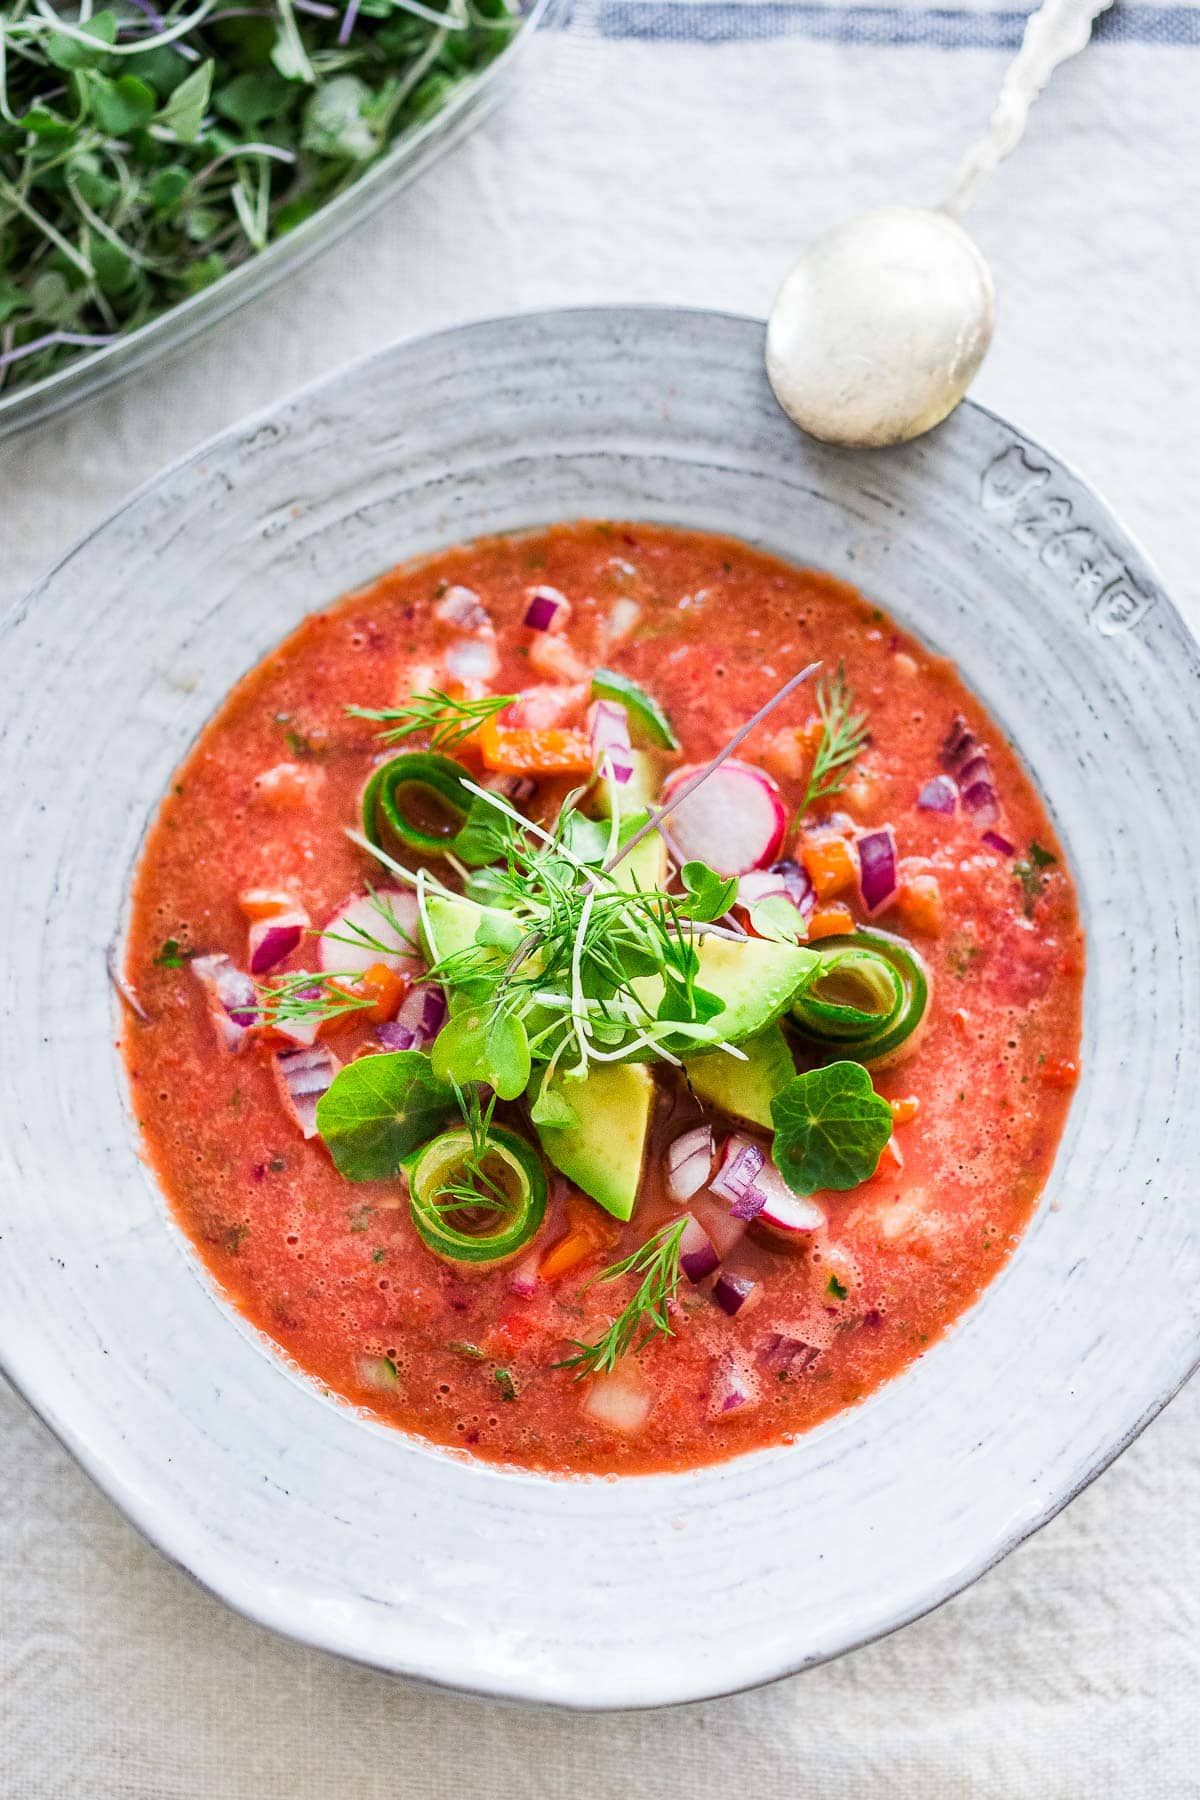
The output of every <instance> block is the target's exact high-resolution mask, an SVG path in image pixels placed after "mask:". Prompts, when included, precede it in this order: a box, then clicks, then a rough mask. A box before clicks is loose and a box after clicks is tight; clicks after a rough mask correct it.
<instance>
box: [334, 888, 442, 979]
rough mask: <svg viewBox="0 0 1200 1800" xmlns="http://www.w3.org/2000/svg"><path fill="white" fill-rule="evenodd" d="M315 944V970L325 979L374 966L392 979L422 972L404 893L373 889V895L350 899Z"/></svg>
mask: <svg viewBox="0 0 1200 1800" xmlns="http://www.w3.org/2000/svg"><path fill="white" fill-rule="evenodd" d="M330 933H333V934H334V935H332V936H331V935H330ZM368 939H370V940H371V941H370V942H368ZM320 942H321V950H320V957H321V968H322V969H323V970H324V971H325V973H326V974H339V973H340V974H343V975H361V974H362V973H363V972H364V970H366V969H370V968H373V967H374V966H375V964H376V963H383V964H384V965H385V966H386V967H387V968H389V969H394V970H395V971H396V973H397V974H398V975H409V976H417V975H420V974H421V973H422V972H423V971H424V967H425V964H424V962H423V960H422V957H421V951H420V943H421V938H420V910H419V908H418V906H417V897H416V895H415V894H413V893H411V892H410V891H409V890H408V889H407V888H376V890H375V892H374V894H355V895H354V896H353V898H352V899H350V900H347V901H346V902H345V904H344V905H343V906H340V907H339V908H338V910H337V911H336V912H335V913H334V915H333V917H332V918H331V919H330V920H329V922H328V923H327V925H326V926H325V930H324V933H323V934H322V937H321V940H320ZM377 946H381V948H380V947H377Z"/></svg>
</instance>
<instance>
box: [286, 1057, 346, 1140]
mask: <svg viewBox="0 0 1200 1800" xmlns="http://www.w3.org/2000/svg"><path fill="white" fill-rule="evenodd" d="M341 1066H342V1065H341V1063H340V1062H339V1061H338V1059H337V1057H336V1056H334V1054H333V1052H332V1051H331V1050H328V1049H326V1047H325V1045H324V1044H313V1045H311V1046H309V1047H308V1048H305V1049H302V1050H277V1051H276V1053H275V1074H276V1078H277V1079H278V1081H279V1086H280V1091H281V1093H282V1094H283V1098H284V1103H285V1104H286V1106H287V1108H288V1111H289V1112H290V1113H291V1115H292V1117H293V1118H294V1119H295V1121H296V1123H297V1125H298V1126H299V1127H300V1130H301V1131H302V1132H303V1134H304V1136H305V1137H306V1138H314V1137H316V1135H317V1101H318V1100H319V1099H320V1098H321V1095H322V1094H324V1093H327V1092H328V1090H329V1088H330V1087H331V1086H332V1084H333V1078H334V1076H335V1075H336V1074H337V1072H338V1070H339V1069H340V1068H341Z"/></svg>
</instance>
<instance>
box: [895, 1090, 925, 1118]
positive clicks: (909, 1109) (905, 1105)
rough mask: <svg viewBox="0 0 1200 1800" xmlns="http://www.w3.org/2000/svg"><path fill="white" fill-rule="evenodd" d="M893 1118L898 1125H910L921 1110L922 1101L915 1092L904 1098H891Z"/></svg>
mask: <svg viewBox="0 0 1200 1800" xmlns="http://www.w3.org/2000/svg"><path fill="white" fill-rule="evenodd" d="M888 1105H889V1106H890V1107H891V1109H892V1119H893V1122H894V1123H895V1124H897V1125H908V1124H910V1123H911V1121H912V1120H913V1119H915V1118H916V1116H917V1114H918V1113H919V1112H920V1110H921V1102H920V1101H919V1100H918V1099H917V1096H916V1095H915V1094H908V1095H906V1096H905V1098H904V1099H903V1100H889V1101H888Z"/></svg>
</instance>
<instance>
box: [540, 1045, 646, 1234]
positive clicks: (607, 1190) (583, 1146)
mask: <svg viewBox="0 0 1200 1800" xmlns="http://www.w3.org/2000/svg"><path fill="white" fill-rule="evenodd" d="M550 1091H551V1093H552V1094H553V1095H556V1096H559V1097H561V1098H562V1099H563V1100H564V1101H565V1102H566V1104H567V1105H568V1106H569V1107H570V1109H571V1111H572V1112H573V1113H574V1115H575V1119H576V1123H575V1124H574V1125H539V1126H538V1128H537V1131H538V1136H539V1137H540V1139H541V1141H542V1149H543V1150H544V1151H545V1152H546V1155H547V1156H548V1157H549V1158H550V1161H551V1162H552V1163H553V1164H554V1166H555V1168H556V1169H561V1171H562V1173H563V1174H564V1175H565V1176H566V1177H567V1179H568V1181H573V1182H574V1183H575V1185H576V1187H580V1188H582V1189H583V1191H584V1193H585V1194H589V1195H590V1196H591V1198H592V1199H593V1200H595V1201H596V1203H597V1205H599V1206H602V1207H603V1208H604V1210H605V1212H610V1213H611V1214H612V1215H613V1217H614V1218H615V1219H628V1218H629V1217H630V1216H631V1214H632V1212H633V1203H634V1201H635V1200H636V1199H637V1192H638V1184H639V1182H640V1181H641V1177H642V1157H643V1155H644V1153H645V1149H646V1133H647V1131H648V1129H649V1125H650V1107H651V1103H652V1101H653V1098H654V1082H653V1080H652V1079H651V1076H650V1071H649V1070H648V1069H646V1068H644V1067H643V1066H642V1064H640V1063H604V1064H600V1065H597V1066H594V1067H593V1068H592V1069H591V1070H590V1071H589V1072H588V1074H587V1075H586V1076H584V1077H583V1078H582V1079H580V1080H574V1081H572V1080H568V1079H567V1078H565V1077H563V1076H561V1075H556V1076H555V1077H554V1079H553V1081H552V1082H551V1083H550Z"/></svg>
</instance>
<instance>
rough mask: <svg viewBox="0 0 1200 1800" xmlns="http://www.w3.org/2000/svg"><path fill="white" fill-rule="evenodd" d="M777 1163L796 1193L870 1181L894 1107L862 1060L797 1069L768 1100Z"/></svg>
mask: <svg viewBox="0 0 1200 1800" xmlns="http://www.w3.org/2000/svg"><path fill="white" fill-rule="evenodd" d="M771 1116H772V1118H773V1119H774V1121H775V1150H774V1157H775V1164H776V1167H777V1168H778V1169H779V1171H780V1173H781V1174H782V1175H783V1177H784V1179H785V1180H786V1181H787V1183H788V1186H789V1187H791V1188H792V1189H794V1191H795V1192H796V1193H797V1194H815V1193H817V1192H818V1191H819V1190H820V1189H822V1188H852V1187H857V1186H858V1184H859V1182H860V1181H868V1180H869V1179H870V1177H871V1176H872V1175H873V1174H874V1173H875V1170H876V1168H877V1167H878V1165H879V1158H880V1156H881V1155H882V1153H883V1147H884V1145H885V1144H886V1143H887V1141H888V1139H889V1137H891V1135H892V1109H891V1107H890V1106H889V1105H888V1103H887V1101H886V1100H884V1099H883V1098H882V1097H881V1096H880V1095H879V1094H877V1093H876V1092H875V1090H874V1088H873V1087H872V1086H871V1077H870V1075H869V1074H868V1073H867V1071H866V1070H865V1069H864V1068H863V1066H862V1064H861V1063H855V1062H835V1063H829V1064H827V1065H826V1067H825V1068H823V1069H810V1070H809V1071H808V1073H807V1074H805V1075H795V1076H793V1077H792V1079H791V1081H789V1082H788V1083H787V1084H786V1086H784V1087H782V1088H781V1089H780V1090H779V1092H778V1093H777V1094H776V1096H775V1098H774V1099H773V1100H772V1102H771Z"/></svg>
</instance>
